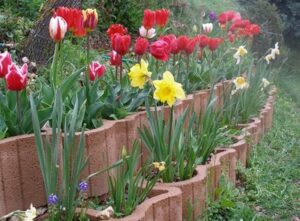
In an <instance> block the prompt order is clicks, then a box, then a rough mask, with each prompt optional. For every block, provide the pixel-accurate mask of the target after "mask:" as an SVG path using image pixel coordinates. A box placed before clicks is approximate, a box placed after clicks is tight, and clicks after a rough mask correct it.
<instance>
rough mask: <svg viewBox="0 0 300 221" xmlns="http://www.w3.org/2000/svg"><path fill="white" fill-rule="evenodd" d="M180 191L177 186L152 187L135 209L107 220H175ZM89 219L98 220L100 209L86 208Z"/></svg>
mask: <svg viewBox="0 0 300 221" xmlns="http://www.w3.org/2000/svg"><path fill="white" fill-rule="evenodd" d="M181 197H182V193H181V191H180V190H179V189H178V188H164V187H161V186H157V187H154V188H153V190H152V191H151V193H150V195H149V198H148V199H146V200H145V201H144V202H143V203H141V204H140V205H139V206H138V207H137V208H136V209H135V211H134V212H133V213H132V214H131V215H129V216H127V217H124V218H119V219H114V218H110V219H108V220H123V221H130V220H131V221H140V220H153V221H155V220H156V221H160V220H166V221H176V220H178V221H179V220H181V207H182V200H181ZM86 214H87V216H88V218H90V220H91V221H96V220H99V216H100V214H101V212H100V211H97V210H93V209H87V212H86Z"/></svg>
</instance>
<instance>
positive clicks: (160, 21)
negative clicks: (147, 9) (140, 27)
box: [155, 8, 170, 28]
mask: <svg viewBox="0 0 300 221" xmlns="http://www.w3.org/2000/svg"><path fill="white" fill-rule="evenodd" d="M169 15H170V11H169V10H167V9H164V8H163V9H161V10H156V11H155V19H156V24H157V26H158V27H160V28H163V27H165V26H166V24H167V22H168V19H169Z"/></svg>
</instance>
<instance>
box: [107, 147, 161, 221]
mask: <svg viewBox="0 0 300 221" xmlns="http://www.w3.org/2000/svg"><path fill="white" fill-rule="evenodd" d="M139 152H140V148H139V144H138V143H137V142H135V143H134V144H133V148H132V152H131V153H130V154H129V155H127V153H126V151H125V149H123V151H122V161H123V163H122V164H120V166H119V167H117V168H116V171H115V172H116V175H110V176H109V193H108V194H109V196H110V198H111V206H112V207H113V209H114V212H115V216H116V217H122V216H128V215H130V214H131V213H132V212H133V211H134V210H135V208H136V207H137V206H138V205H139V204H140V203H142V202H143V201H144V200H145V199H146V197H147V196H148V195H149V193H150V192H151V190H152V188H153V187H154V185H155V184H156V182H157V179H158V178H159V175H160V171H156V172H154V175H153V166H152V165H146V166H142V167H141V168H140V169H137V167H138V162H139V160H140V155H139V154H140V153H139Z"/></svg>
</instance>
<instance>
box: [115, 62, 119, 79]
mask: <svg viewBox="0 0 300 221" xmlns="http://www.w3.org/2000/svg"><path fill="white" fill-rule="evenodd" d="M115 77H116V81H117V80H118V65H116V74H115Z"/></svg>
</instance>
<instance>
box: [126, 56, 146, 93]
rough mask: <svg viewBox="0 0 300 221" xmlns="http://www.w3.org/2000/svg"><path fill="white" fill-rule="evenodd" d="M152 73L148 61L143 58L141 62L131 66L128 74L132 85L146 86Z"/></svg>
mask: <svg viewBox="0 0 300 221" xmlns="http://www.w3.org/2000/svg"><path fill="white" fill-rule="evenodd" d="M151 75H152V73H151V72H149V71H148V63H147V62H146V61H144V60H143V59H142V60H141V64H135V65H134V66H133V67H132V68H130V72H129V73H128V76H129V78H130V81H131V86H132V87H138V88H140V89H142V88H144V85H145V83H146V82H147V81H148V80H149V79H150V77H151Z"/></svg>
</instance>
